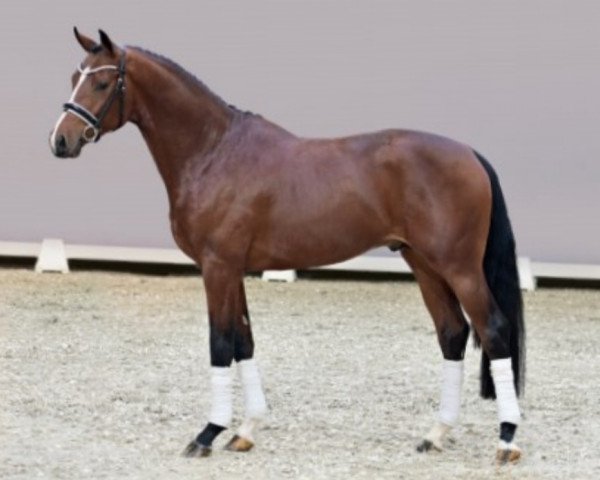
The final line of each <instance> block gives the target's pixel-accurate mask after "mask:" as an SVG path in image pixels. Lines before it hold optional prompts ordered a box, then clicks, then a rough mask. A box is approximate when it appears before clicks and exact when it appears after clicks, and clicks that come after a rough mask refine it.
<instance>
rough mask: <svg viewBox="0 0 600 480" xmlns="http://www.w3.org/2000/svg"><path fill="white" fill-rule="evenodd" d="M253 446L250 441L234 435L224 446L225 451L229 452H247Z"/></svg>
mask: <svg viewBox="0 0 600 480" xmlns="http://www.w3.org/2000/svg"><path fill="white" fill-rule="evenodd" d="M253 446H254V443H252V442H251V441H250V440H248V439H246V438H244V437H240V436H239V435H234V436H233V438H232V439H231V440H229V443H228V444H227V445H225V450H229V451H230V452H247V451H248V450H251V449H252V447H253Z"/></svg>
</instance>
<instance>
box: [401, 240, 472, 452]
mask: <svg viewBox="0 0 600 480" xmlns="http://www.w3.org/2000/svg"><path fill="white" fill-rule="evenodd" d="M402 255H403V256H404V258H405V259H406V261H407V263H408V264H409V265H410V267H411V269H412V271H413V273H414V275H415V278H416V279H417V282H418V283H419V287H420V289H421V293H422V295H423V300H424V301H425V305H426V306H427V309H428V310H429V313H430V314H431V317H432V318H433V322H434V324H435V328H436V331H437V336H438V342H439V344H440V348H441V350H442V355H443V357H444V360H443V365H442V388H441V398H440V406H439V410H438V415H437V422H436V423H435V425H434V426H433V428H432V429H431V431H430V432H429V433H428V434H427V435H426V436H425V437H424V439H423V441H422V442H421V443H420V444H419V445H418V447H417V450H418V451H419V452H424V451H428V450H430V449H432V448H435V449H436V450H441V449H442V446H443V439H444V437H445V436H446V434H447V433H448V431H449V430H450V428H451V427H453V426H454V425H455V424H456V422H457V420H458V414H459V411H460V394H461V388H462V379H463V368H464V367H463V357H464V352H465V346H466V344H467V340H468V337H469V324H468V323H467V321H466V320H465V317H464V315H463V313H462V310H461V307H460V303H459V302H458V299H457V298H456V295H454V292H452V290H451V289H450V287H449V286H448V284H447V283H446V282H445V281H444V280H443V279H442V278H441V277H440V276H439V275H438V274H437V273H436V272H435V271H433V270H432V269H431V267H430V266H429V265H428V264H427V263H426V262H425V260H424V259H423V258H422V257H420V256H419V255H418V254H417V253H416V252H414V251H413V250H411V249H410V248H405V249H404V250H403V251H402Z"/></svg>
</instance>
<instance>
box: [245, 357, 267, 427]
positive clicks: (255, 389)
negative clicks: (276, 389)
mask: <svg viewBox="0 0 600 480" xmlns="http://www.w3.org/2000/svg"><path fill="white" fill-rule="evenodd" d="M238 372H239V375H240V379H241V380H242V387H243V390H244V406H245V412H246V418H258V419H260V418H262V417H264V416H265V414H266V413H267V401H266V400H265V394H264V393H263V389H262V385H261V382H260V373H259V372H258V367H257V365H256V361H255V360H254V359H253V358H251V359H249V360H242V361H241V362H238Z"/></svg>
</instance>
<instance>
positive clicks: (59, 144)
mask: <svg viewBox="0 0 600 480" xmlns="http://www.w3.org/2000/svg"><path fill="white" fill-rule="evenodd" d="M67 150H68V149H67V138H66V137H65V136H64V135H57V136H56V139H55V140H54V155H56V156H57V157H65V156H66V155H67Z"/></svg>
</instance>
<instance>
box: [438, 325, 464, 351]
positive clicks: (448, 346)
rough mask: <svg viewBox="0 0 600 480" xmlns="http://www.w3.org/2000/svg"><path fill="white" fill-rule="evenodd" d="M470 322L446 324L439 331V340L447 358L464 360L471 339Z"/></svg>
mask: <svg viewBox="0 0 600 480" xmlns="http://www.w3.org/2000/svg"><path fill="white" fill-rule="evenodd" d="M469 331H470V328H469V324H468V323H467V322H466V321H465V322H463V323H462V325H460V326H454V325H453V326H450V325H445V326H444V327H442V328H441V329H440V331H439V332H438V340H439V343H440V347H441V349H442V354H443V355H444V358H445V359H446V360H462V359H463V357H464V355H465V347H466V346H467V340H468V339H469Z"/></svg>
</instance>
